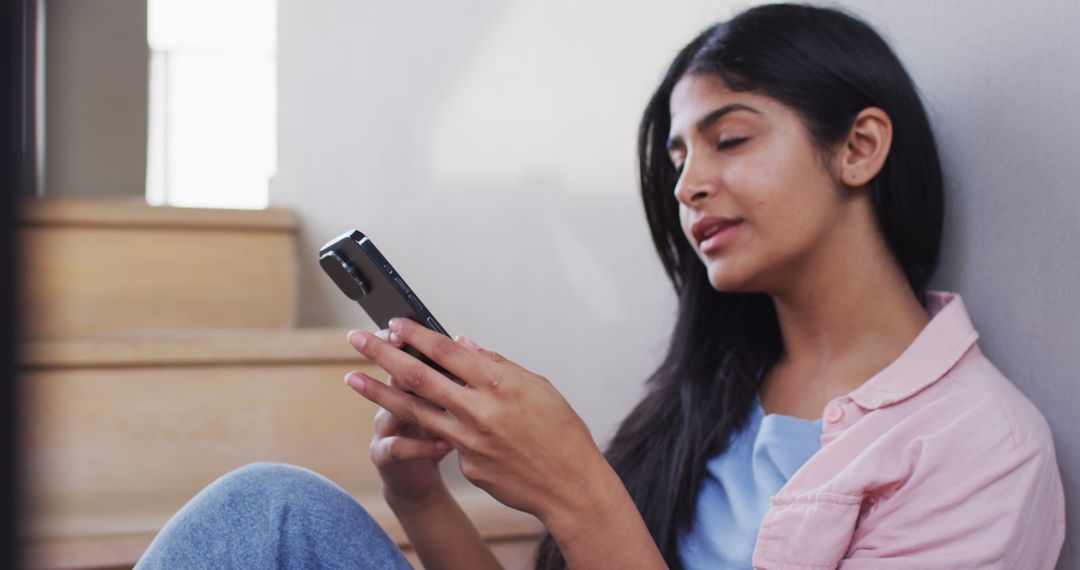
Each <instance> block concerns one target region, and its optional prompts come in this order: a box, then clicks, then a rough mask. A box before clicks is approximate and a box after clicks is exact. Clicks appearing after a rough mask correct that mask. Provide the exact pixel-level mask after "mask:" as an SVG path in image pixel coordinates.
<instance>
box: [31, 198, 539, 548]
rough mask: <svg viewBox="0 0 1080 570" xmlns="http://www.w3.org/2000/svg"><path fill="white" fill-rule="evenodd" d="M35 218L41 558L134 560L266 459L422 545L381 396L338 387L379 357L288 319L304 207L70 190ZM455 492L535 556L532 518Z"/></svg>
mask: <svg viewBox="0 0 1080 570" xmlns="http://www.w3.org/2000/svg"><path fill="white" fill-rule="evenodd" d="M23 229H24V236H25V237H24V240H25V244H26V249H25V251H26V252H28V253H29V255H27V256H26V257H27V258H28V261H27V265H26V267H27V269H26V271H25V275H26V281H25V283H27V293H28V294H27V298H28V302H27V305H26V307H27V313H26V320H27V321H30V322H32V326H28V327H27V335H26V337H27V338H26V340H25V342H24V343H23V345H22V351H21V371H22V372H21V379H22V381H23V386H24V393H25V396H24V398H25V400H24V402H23V405H22V413H23V420H24V422H23V423H24V426H25V429H24V435H25V438H26V442H25V447H24V449H26V450H27V454H26V461H25V463H26V470H27V471H26V480H27V481H28V487H29V488H28V493H29V495H28V497H29V503H30V507H31V517H30V520H29V521H27V522H28V524H27V533H26V535H27V539H26V545H27V548H28V557H29V559H30V562H31V567H32V568H52V569H60V568H70V569H76V568H84V569H87V568H118V567H130V566H131V565H132V564H134V562H135V561H136V560H137V559H138V556H139V555H140V554H141V553H142V551H143V550H144V549H145V548H146V546H147V545H148V544H149V542H150V540H151V539H152V538H153V536H154V535H155V534H156V532H157V530H158V529H160V527H161V525H162V524H163V523H164V522H165V521H166V520H167V519H168V518H169V517H170V516H171V515H172V513H174V512H175V511H176V510H177V509H179V508H180V507H181V506H182V505H183V504H184V503H185V502H186V501H187V500H188V499H189V498H190V497H192V496H193V495H194V494H195V493H197V492H198V491H199V490H200V489H202V488H203V487H204V486H205V485H207V484H208V483H210V482H211V481H213V480H214V479H216V478H217V477H219V476H220V475H222V474H224V473H226V472H228V471H230V470H232V469H234V468H236V467H239V466H241V465H245V464H247V463H251V462H255V461H280V462H285V463H292V464H296V465H301V466H304V467H308V468H310V469H313V470H315V471H317V472H319V473H321V474H323V475H325V476H327V477H328V478H330V479H331V480H333V481H335V482H336V483H338V484H339V485H341V486H342V487H343V488H344V489H345V490H346V491H348V492H349V493H350V494H352V495H353V496H355V497H357V499H358V500H360V501H361V503H362V504H364V505H365V507H366V508H368V509H369V510H370V511H371V512H372V514H373V515H374V516H375V518H376V520H377V521H378V522H379V523H380V524H381V525H383V527H384V528H385V529H386V530H387V532H388V533H389V534H390V536H391V537H393V538H394V539H395V540H396V541H398V543H399V544H401V545H402V547H403V549H405V550H406V552H407V554H409V555H411V554H410V553H409V551H408V545H407V541H406V540H405V537H404V535H403V533H402V532H401V529H400V527H399V526H398V525H397V521H396V520H395V519H394V517H393V516H392V515H391V513H390V512H389V510H388V509H387V508H386V506H385V505H384V503H383V501H382V499H381V497H380V496H379V495H378V490H379V488H380V483H379V480H378V476H377V473H376V472H375V470H374V468H373V467H372V465H371V464H370V462H369V461H368V459H367V442H368V441H369V439H370V437H371V420H372V417H373V415H374V412H375V407H374V406H373V405H372V404H370V403H369V402H367V401H366V400H364V399H363V398H360V397H359V396H357V395H355V394H353V393H352V392H351V390H349V389H348V388H347V387H345V386H344V384H343V382H342V378H343V377H344V375H345V373H346V372H348V371H349V370H355V369H360V370H365V371H366V372H368V373H370V374H372V375H376V376H378V375H379V374H378V369H377V368H376V367H375V366H374V365H373V364H371V363H370V362H367V361H365V360H364V359H363V358H362V357H360V356H359V355H358V354H357V353H356V352H354V351H353V350H352V349H351V347H349V346H348V344H347V342H346V341H345V334H346V331H345V330H343V329H326V328H320V329H297V328H293V326H294V321H295V303H296V301H295V298H294V297H295V290H296V289H295V287H296V286H295V274H296V270H295V265H296V263H297V255H296V252H295V245H294V241H295V240H294V234H295V230H296V220H295V218H294V217H293V216H291V214H289V213H287V212H282V211H266V212H240V211H237V212H232V211H222V210H189V209H177V208H154V207H149V206H146V205H143V204H131V203H119V204H112V205H108V206H106V205H103V204H102V203H101V202H98V201H94V202H88V203H81V201H70V200H64V201H58V202H57V203H49V202H44V203H40V204H36V205H35V207H34V208H31V209H29V210H28V212H27V214H26V215H25V221H24V228H23ZM211 250H213V251H211ZM147 259H151V261H150V262H147ZM147 263H149V265H147ZM251 276H257V277H258V279H257V281H258V282H259V287H255V288H252V286H251V281H252V279H251ZM253 289H257V290H253ZM88 305H92V306H88ZM455 494H456V495H458V496H459V498H460V499H461V501H462V503H463V506H464V507H465V509H466V511H467V512H469V513H470V516H472V517H473V519H474V521H475V522H476V523H477V526H478V527H479V528H480V530H481V533H482V534H483V536H484V537H485V539H487V540H488V541H489V542H490V543H491V544H492V547H493V548H494V549H495V551H496V552H497V554H498V555H499V556H500V558H501V559H502V560H503V561H504V563H505V564H506V566H507V567H517V568H525V567H528V566H529V565H530V564H531V560H532V556H533V550H534V549H535V545H536V542H537V540H538V537H539V535H540V532H541V531H542V528H541V527H540V525H539V523H538V521H536V519H534V518H532V517H530V516H528V515H525V514H523V513H520V512H517V511H513V510H511V509H508V508H506V507H504V506H502V505H499V504H498V503H496V502H495V501H493V500H492V499H490V498H489V497H487V495H485V494H484V493H482V492H479V491H476V490H474V489H471V488H467V487H466V486H464V485H462V486H461V487H460V488H455Z"/></svg>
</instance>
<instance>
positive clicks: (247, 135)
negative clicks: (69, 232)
mask: <svg viewBox="0 0 1080 570" xmlns="http://www.w3.org/2000/svg"><path fill="white" fill-rule="evenodd" d="M275 8H276V3H275V2H274V0H212V1H211V0H149V10H148V13H149V21H148V22H147V36H148V37H147V39H148V41H149V43H150V53H151V63H150V133H149V135H150V142H149V157H148V158H149V160H148V162H147V185H146V197H147V201H148V202H150V203H151V204H159V205H171V206H198V207H215V208H253V209H254V208H265V207H266V204H267V201H268V184H269V180H270V177H272V176H273V175H274V171H275V170H276V146H277V144H276V139H277V125H276V116H275V113H276V106H277V103H276V100H275V93H276V91H275V82H276V67H277V65H276V64H277V60H276V58H277V53H276V52H277V35H276V18H277V14H276V11H275Z"/></svg>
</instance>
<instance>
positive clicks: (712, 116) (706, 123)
mask: <svg viewBox="0 0 1080 570" xmlns="http://www.w3.org/2000/svg"><path fill="white" fill-rule="evenodd" d="M733 111H749V112H751V113H756V114H758V115H760V114H761V111H758V110H757V109H755V108H753V107H751V106H749V105H746V104H744V103H731V104H729V105H724V106H723V107H720V108H719V109H714V110H713V111H710V112H709V114H708V115H705V116H704V117H702V118H701V119H699V120H698V122H697V125H696V126H695V128H696V129H697V131H698V132H699V133H700V132H703V131H705V130H708V128H709V127H711V126H713V124H714V123H716V121H719V120H720V118H721V117H723V116H724V115H726V114H728V113H731V112H733ZM682 144H683V143H682V139H681V138H680V137H678V136H676V137H672V138H669V139H668V140H667V144H666V145H665V146H666V147H667V149H668V150H671V149H672V148H674V147H678V146H681V145H682Z"/></svg>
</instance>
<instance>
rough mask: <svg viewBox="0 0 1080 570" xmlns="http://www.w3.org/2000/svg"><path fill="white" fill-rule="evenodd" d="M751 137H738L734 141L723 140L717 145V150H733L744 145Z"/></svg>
mask: <svg viewBox="0 0 1080 570" xmlns="http://www.w3.org/2000/svg"><path fill="white" fill-rule="evenodd" d="M748 138H750V137H736V138H733V139H727V140H721V141H718V142H717V143H716V150H724V149H728V148H733V147H736V146H739V145H740V144H742V143H743V142H744V141H746V139H748Z"/></svg>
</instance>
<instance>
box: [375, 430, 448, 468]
mask: <svg viewBox="0 0 1080 570" xmlns="http://www.w3.org/2000/svg"><path fill="white" fill-rule="evenodd" d="M451 449H453V448H452V447H451V446H450V444H449V443H448V442H447V441H446V440H444V439H413V438H409V437H402V436H396V435H395V436H390V437H384V438H381V439H378V440H376V441H375V442H373V443H372V445H371V459H372V461H374V462H375V465H377V466H383V465H387V464H389V463H396V462H399V461H410V460H413V459H440V458H442V457H443V456H445V455H446V454H447V453H450V450H451Z"/></svg>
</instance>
